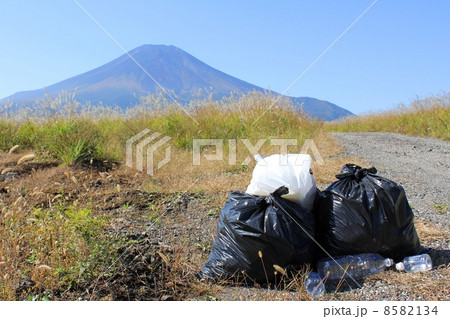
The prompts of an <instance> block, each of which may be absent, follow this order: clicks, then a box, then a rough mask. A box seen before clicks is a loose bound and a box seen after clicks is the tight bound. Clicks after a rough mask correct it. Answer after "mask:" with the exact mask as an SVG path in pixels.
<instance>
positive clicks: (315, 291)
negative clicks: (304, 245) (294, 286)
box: [305, 271, 325, 298]
mask: <svg viewBox="0 0 450 319" xmlns="http://www.w3.org/2000/svg"><path fill="white" fill-rule="evenodd" d="M305 290H306V292H307V293H308V294H309V295H310V296H311V297H314V298H317V297H320V296H323V294H324V293H325V285H324V284H323V282H322V278H321V277H320V275H319V274H318V273H316V272H314V271H313V272H311V273H309V275H308V277H306V280H305Z"/></svg>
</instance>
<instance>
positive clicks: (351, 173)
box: [336, 164, 377, 181]
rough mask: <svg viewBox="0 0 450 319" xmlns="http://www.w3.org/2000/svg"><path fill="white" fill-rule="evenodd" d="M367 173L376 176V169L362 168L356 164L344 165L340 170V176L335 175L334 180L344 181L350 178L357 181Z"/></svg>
mask: <svg viewBox="0 0 450 319" xmlns="http://www.w3.org/2000/svg"><path fill="white" fill-rule="evenodd" d="M368 173H371V174H376V173H377V169H376V168H375V167H370V168H362V167H361V166H358V165H356V164H345V165H344V167H343V168H342V170H341V174H338V175H336V178H338V179H344V178H348V177H351V178H354V179H356V180H358V181H359V180H361V179H362V178H363V177H364V176H366V175H367V174H368Z"/></svg>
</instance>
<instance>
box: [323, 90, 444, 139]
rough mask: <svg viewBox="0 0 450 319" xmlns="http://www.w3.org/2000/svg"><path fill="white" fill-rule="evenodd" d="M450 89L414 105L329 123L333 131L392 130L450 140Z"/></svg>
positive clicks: (329, 127)
mask: <svg viewBox="0 0 450 319" xmlns="http://www.w3.org/2000/svg"><path fill="white" fill-rule="evenodd" d="M449 125H450V93H446V94H442V95H440V96H436V97H427V98H423V99H419V98H416V99H414V100H413V101H412V102H411V103H410V105H408V106H406V105H399V106H398V107H397V108H395V109H393V110H390V111H386V112H381V113H373V114H367V115H363V116H357V117H356V116H355V117H350V118H346V119H343V120H341V121H335V122H331V123H329V124H327V125H326V127H327V130H328V131H330V132H391V133H400V134H406V135H416V136H423V137H434V138H438V139H441V140H444V141H450V130H449Z"/></svg>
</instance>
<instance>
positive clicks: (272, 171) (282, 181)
mask: <svg viewBox="0 0 450 319" xmlns="http://www.w3.org/2000/svg"><path fill="white" fill-rule="evenodd" d="M255 160H256V161H257V163H256V166H255V168H254V170H253V176H252V180H251V181H250V184H249V185H248V187H247V191H246V192H247V193H248V194H251V195H256V196H268V195H269V194H271V193H273V192H274V191H275V190H276V189H278V188H279V187H280V186H286V187H287V188H288V189H289V193H288V194H286V195H283V196H282V197H283V198H285V199H287V200H291V201H293V202H296V203H298V204H300V205H301V206H302V207H303V208H305V209H307V210H311V209H312V207H313V205H314V198H315V194H316V181H315V180H314V177H313V176H312V174H311V171H310V168H311V162H312V159H311V156H309V154H274V155H270V156H267V157H262V156H261V155H259V154H258V155H255Z"/></svg>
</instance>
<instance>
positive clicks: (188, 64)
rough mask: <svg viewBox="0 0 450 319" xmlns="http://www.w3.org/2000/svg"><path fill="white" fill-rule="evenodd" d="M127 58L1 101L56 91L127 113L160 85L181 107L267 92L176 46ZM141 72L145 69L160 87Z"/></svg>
mask: <svg viewBox="0 0 450 319" xmlns="http://www.w3.org/2000/svg"><path fill="white" fill-rule="evenodd" d="M128 54H129V55H131V56H132V57H133V59H134V60H135V61H137V62H138V63H139V65H140V66H139V65H138V64H137V63H136V62H135V61H133V59H131V58H130V56H129V55H128ZM128 54H124V55H122V56H120V57H118V58H117V59H115V60H113V61H111V62H109V63H106V64H104V65H102V66H100V67H98V68H96V69H93V70H91V71H88V72H86V73H83V74H80V75H77V76H74V77H71V78H69V79H66V80H63V81H61V82H58V83H56V84H53V85H50V86H48V87H46V88H45V91H44V89H39V90H33V91H23V92H18V93H15V94H13V95H11V96H9V97H6V98H5V99H3V100H0V102H4V101H6V100H10V101H12V102H13V103H15V104H16V105H17V106H18V107H20V106H22V105H24V104H32V103H33V102H35V101H37V100H39V99H42V98H43V97H44V96H45V93H47V94H50V95H51V96H56V95H57V94H59V93H60V92H61V91H66V92H69V93H71V92H74V91H75V90H76V99H77V100H78V101H80V102H87V101H90V102H91V103H92V104H98V103H100V102H102V103H103V105H118V106H120V107H122V108H128V107H132V106H133V105H135V104H137V103H139V100H140V98H141V97H142V96H145V95H147V94H149V93H157V92H160V91H161V90H162V89H161V87H160V86H162V87H163V88H164V89H166V90H170V91H173V92H174V93H175V94H176V95H177V97H178V98H179V102H180V103H186V102H189V100H190V99H192V95H193V94H196V93H197V92H198V91H199V89H206V90H208V91H209V90H210V91H211V93H212V94H213V98H214V99H220V98H222V97H224V96H228V95H230V93H232V92H233V93H236V94H245V93H248V92H251V91H267V90H264V89H263V88H261V87H258V86H256V85H253V84H250V83H248V82H245V81H242V80H240V79H238V78H235V77H233V76H230V75H228V74H226V73H223V72H221V71H219V70H216V69H214V68H212V67H211V66H209V65H207V64H205V63H203V62H202V61H200V60H199V59H197V58H195V57H193V56H192V55H190V54H188V53H186V52H185V51H183V50H181V49H179V48H177V47H175V46H166V45H143V46H140V47H138V48H136V49H134V50H132V51H130V52H128ZM141 66H142V68H141ZM143 69H144V70H148V73H149V74H150V75H151V76H152V77H153V79H154V80H155V81H156V82H158V83H159V85H160V86H159V85H158V84H157V83H155V81H154V80H153V79H151V78H150V76H149V75H148V74H146V72H145V71H144V70H143ZM275 94H278V93H275ZM290 98H291V99H292V101H293V104H294V105H295V106H297V107H303V110H304V111H305V112H306V113H308V114H309V115H311V116H313V117H317V118H320V119H323V120H333V119H337V118H340V117H343V116H347V115H351V114H352V113H350V112H349V111H347V110H345V109H343V108H341V107H339V106H337V105H335V104H332V103H330V102H327V101H322V100H317V99H314V98H308V97H290Z"/></svg>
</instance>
